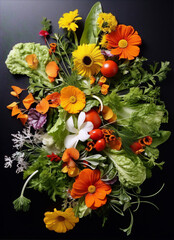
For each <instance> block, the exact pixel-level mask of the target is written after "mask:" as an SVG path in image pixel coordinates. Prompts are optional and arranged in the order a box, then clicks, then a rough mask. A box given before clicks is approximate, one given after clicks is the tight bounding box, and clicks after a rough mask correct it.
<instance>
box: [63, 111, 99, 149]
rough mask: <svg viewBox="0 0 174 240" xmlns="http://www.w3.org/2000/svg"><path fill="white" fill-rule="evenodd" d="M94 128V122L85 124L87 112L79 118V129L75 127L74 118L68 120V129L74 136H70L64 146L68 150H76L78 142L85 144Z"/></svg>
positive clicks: (82, 113)
mask: <svg viewBox="0 0 174 240" xmlns="http://www.w3.org/2000/svg"><path fill="white" fill-rule="evenodd" d="M93 128H94V126H93V124H92V122H89V121H88V122H85V112H81V113H80V114H79V116H78V129H76V128H75V127H74V122H73V118H72V116H71V117H70V118H68V120H67V122H66V129H67V130H68V131H69V132H71V133H74V134H71V135H68V136H67V137H66V138H65V141H64V145H65V147H66V148H72V147H73V148H76V146H77V143H78V141H81V142H85V141H86V140H87V139H88V138H89V137H90V135H89V134H88V132H90V131H91V130H92V129H93Z"/></svg>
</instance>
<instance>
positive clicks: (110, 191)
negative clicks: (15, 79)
mask: <svg viewBox="0 0 174 240" xmlns="http://www.w3.org/2000/svg"><path fill="white" fill-rule="evenodd" d="M79 20H81V17H79V15H78V10H77V9H76V10H74V11H70V12H69V13H65V14H63V16H62V17H61V18H60V19H59V22H58V24H59V28H65V30H66V32H65V34H64V35H60V34H58V33H54V34H53V35H52V36H50V38H49V40H50V41H51V43H49V42H48V37H49V35H50V28H51V22H50V20H48V19H47V18H43V21H42V24H43V29H42V30H41V31H40V33H39V34H40V36H42V37H43V38H44V40H45V43H46V46H42V45H40V44H36V43H18V44H16V45H15V46H14V47H13V49H12V50H11V51H10V53H9V55H8V57H7V60H6V65H7V67H8V69H9V70H10V72H11V73H12V74H25V75H27V76H28V77H29V86H28V95H27V96H26V97H25V98H24V99H23V100H22V101H21V102H20V93H21V92H22V91H25V90H24V89H21V88H20V87H18V86H12V89H13V91H12V92H11V94H12V95H13V96H14V97H17V98H18V99H19V101H18V102H16V101H15V102H13V103H11V104H10V105H8V106H7V108H8V109H10V110H11V111H12V116H17V118H18V119H20V120H21V122H22V124H23V125H24V129H23V131H22V133H20V132H18V133H17V134H12V136H13V139H12V140H13V142H14V147H15V148H16V149H17V151H16V152H15V153H14V154H13V155H12V156H11V157H8V156H5V167H11V166H12V163H13V162H14V161H17V170H16V171H17V173H19V172H23V176H24V179H27V180H26V182H25V184H24V187H23V189H22V192H21V195H20V197H19V198H17V199H16V200H15V201H14V208H15V209H16V210H17V211H18V210H23V211H27V210H28V209H29V205H30V200H29V199H27V198H26V197H24V191H25V189H26V186H27V185H28V184H29V185H30V187H31V188H33V189H35V190H38V191H40V192H42V191H46V192H47V193H48V195H49V196H50V198H51V199H52V200H53V201H55V202H56V201H60V198H61V199H62V209H60V210H57V209H54V211H53V212H46V213H45V218H44V222H45V224H46V227H47V228H48V229H49V230H54V231H55V232H58V233H61V232H66V231H68V230H70V229H72V228H73V227H74V226H75V224H76V223H77V222H78V221H79V218H82V217H84V216H87V215H89V214H91V213H92V212H93V211H95V212H96V213H98V214H99V215H100V216H101V215H102V216H103V223H105V221H106V219H107V216H108V211H109V209H112V210H114V211H115V212H116V213H118V214H120V215H121V216H124V215H125V212H129V213H130V215H131V221H130V226H129V227H128V228H126V229H123V231H125V232H127V235H129V234H130V233H131V229H132V225H133V211H132V209H133V207H134V204H137V209H138V206H139V204H140V202H141V194H140V192H141V188H140V187H141V185H142V184H143V182H144V181H145V180H146V179H147V178H150V177H152V169H153V168H154V167H155V166H157V167H159V168H161V169H162V165H163V164H164V162H158V156H159V150H158V148H157V147H158V146H159V145H160V144H162V143H163V142H165V141H166V140H167V139H168V138H169V136H170V132H169V131H163V130H161V129H160V126H161V124H162V123H167V121H168V113H167V110H166V109H165V105H164V102H163V101H161V99H160V87H159V82H161V81H162V80H164V79H165V78H166V75H167V72H168V71H169V70H170V68H169V62H161V64H159V63H155V64H154V65H149V64H148V63H147V59H145V58H144V57H138V56H139V52H140V48H139V45H140V44H141V43H142V40H141V37H140V36H139V35H138V32H137V31H135V30H134V28H133V27H132V26H126V25H123V24H118V22H117V20H116V18H115V16H113V15H112V14H111V13H103V12H102V7H101V4H100V2H97V3H96V4H95V5H94V6H93V7H92V9H91V11H90V13H89V14H88V16H87V18H86V21H85V27H84V31H83V34H82V36H81V39H80V40H78V38H77V36H76V29H77V28H78V25H77V21H79ZM51 39H52V40H51ZM22 104H23V107H21V106H22Z"/></svg>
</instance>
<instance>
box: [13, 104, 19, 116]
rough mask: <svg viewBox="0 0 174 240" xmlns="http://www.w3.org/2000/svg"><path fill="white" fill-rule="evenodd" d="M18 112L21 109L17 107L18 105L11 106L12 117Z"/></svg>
mask: <svg viewBox="0 0 174 240" xmlns="http://www.w3.org/2000/svg"><path fill="white" fill-rule="evenodd" d="M19 113H21V110H20V109H19V108H18V105H16V106H14V107H13V108H12V112H11V115H12V117H13V116H15V115H17V114H19Z"/></svg>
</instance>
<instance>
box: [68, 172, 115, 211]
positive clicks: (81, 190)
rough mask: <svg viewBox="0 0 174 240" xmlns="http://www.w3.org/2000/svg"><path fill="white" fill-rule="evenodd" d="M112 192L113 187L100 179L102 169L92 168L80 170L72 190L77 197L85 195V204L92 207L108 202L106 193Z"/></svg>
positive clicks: (73, 195) (72, 194)
mask: <svg viewBox="0 0 174 240" xmlns="http://www.w3.org/2000/svg"><path fill="white" fill-rule="evenodd" d="M110 193H111V187H110V186H109V185H107V184H106V183H104V182H103V181H102V180H101V179H100V171H99V170H91V169H84V170H82V171H81V172H80V174H79V176H78V177H77V178H76V180H75V182H74V184H73V188H72V190H71V196H72V197H73V198H75V199H76V198H81V197H82V196H84V195H85V204H86V206H87V207H89V208H91V209H96V208H98V207H101V206H103V205H104V204H106V202H107V198H106V195H107V194H110Z"/></svg>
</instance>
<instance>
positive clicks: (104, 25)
mask: <svg viewBox="0 0 174 240" xmlns="http://www.w3.org/2000/svg"><path fill="white" fill-rule="evenodd" d="M97 23H98V26H99V28H100V29H101V30H102V31H103V32H107V33H110V32H112V31H115V29H116V27H117V25H118V22H117V20H116V18H115V16H114V15H112V13H100V14H99V17H98V19H97Z"/></svg>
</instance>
